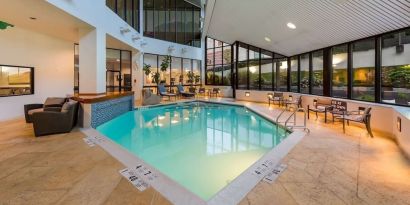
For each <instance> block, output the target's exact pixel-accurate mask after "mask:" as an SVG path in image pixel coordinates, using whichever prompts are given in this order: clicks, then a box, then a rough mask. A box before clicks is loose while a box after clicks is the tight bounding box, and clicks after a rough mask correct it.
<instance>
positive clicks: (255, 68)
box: [248, 46, 261, 90]
mask: <svg viewBox="0 0 410 205" xmlns="http://www.w3.org/2000/svg"><path fill="white" fill-rule="evenodd" d="M259 58H260V52H259V48H256V47H253V46H249V65H248V66H249V89H251V90H259V84H260V82H261V81H260V78H259V73H260V72H259V69H260V64H259Z"/></svg>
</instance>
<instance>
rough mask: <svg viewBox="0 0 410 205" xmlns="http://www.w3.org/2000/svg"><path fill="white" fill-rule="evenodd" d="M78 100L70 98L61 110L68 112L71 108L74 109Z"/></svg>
mask: <svg viewBox="0 0 410 205" xmlns="http://www.w3.org/2000/svg"><path fill="white" fill-rule="evenodd" d="M77 103H78V102H77V101H74V100H70V101H68V102H66V103H64V104H63V107H62V108H61V112H68V111H70V110H73V109H74V108H75V106H77Z"/></svg>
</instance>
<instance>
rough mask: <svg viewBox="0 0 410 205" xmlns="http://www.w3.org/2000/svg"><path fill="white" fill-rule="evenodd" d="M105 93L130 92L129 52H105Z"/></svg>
mask: <svg viewBox="0 0 410 205" xmlns="http://www.w3.org/2000/svg"><path fill="white" fill-rule="evenodd" d="M106 58H107V60H106V73H107V75H106V82H107V84H106V89H107V92H119V91H131V90H132V80H131V79H132V77H131V76H132V75H131V65H132V64H131V51H125V50H117V49H109V48H107V50H106Z"/></svg>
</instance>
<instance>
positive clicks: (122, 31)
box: [120, 27, 131, 34]
mask: <svg viewBox="0 0 410 205" xmlns="http://www.w3.org/2000/svg"><path fill="white" fill-rule="evenodd" d="M120 32H121V34H125V33H128V32H131V30H130V29H129V28H124V27H121V28H120Z"/></svg>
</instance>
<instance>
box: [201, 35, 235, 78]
mask: <svg viewBox="0 0 410 205" xmlns="http://www.w3.org/2000/svg"><path fill="white" fill-rule="evenodd" d="M206 41H207V42H206V45H207V46H206V47H207V48H206V67H207V78H206V84H207V85H230V84H231V66H232V60H231V57H232V46H231V45H230V44H227V43H224V42H222V41H218V40H215V39H212V38H207V40H206Z"/></svg>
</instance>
